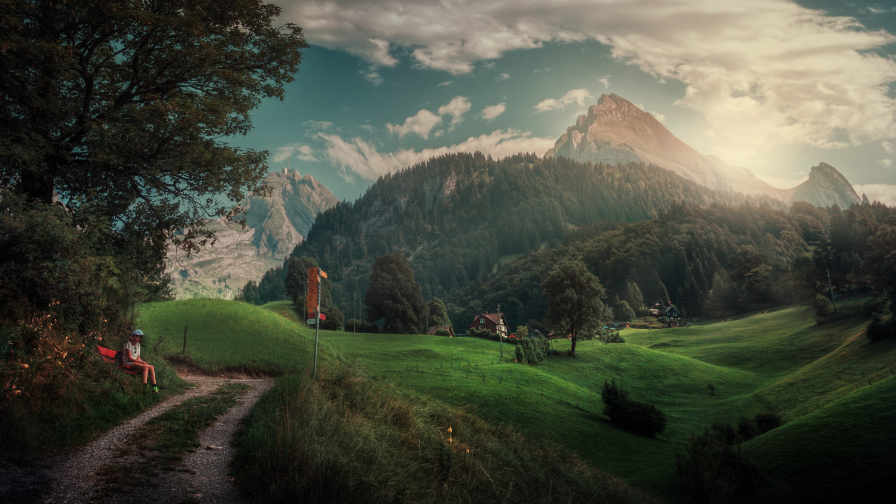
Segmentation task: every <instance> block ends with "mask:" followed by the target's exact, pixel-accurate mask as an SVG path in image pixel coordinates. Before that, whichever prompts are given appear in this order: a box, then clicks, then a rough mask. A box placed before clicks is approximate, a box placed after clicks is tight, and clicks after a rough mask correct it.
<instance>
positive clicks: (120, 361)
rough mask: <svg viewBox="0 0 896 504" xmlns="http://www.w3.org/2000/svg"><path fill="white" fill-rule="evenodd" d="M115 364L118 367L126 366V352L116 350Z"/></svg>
mask: <svg viewBox="0 0 896 504" xmlns="http://www.w3.org/2000/svg"><path fill="white" fill-rule="evenodd" d="M115 364H116V365H117V366H118V367H124V352H122V351H121V350H119V351H117V352H115Z"/></svg>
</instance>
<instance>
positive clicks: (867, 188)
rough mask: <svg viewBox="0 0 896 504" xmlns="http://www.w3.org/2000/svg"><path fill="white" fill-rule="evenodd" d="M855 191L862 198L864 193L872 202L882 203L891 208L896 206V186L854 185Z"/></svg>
mask: <svg viewBox="0 0 896 504" xmlns="http://www.w3.org/2000/svg"><path fill="white" fill-rule="evenodd" d="M852 188H853V189H855V190H856V192H857V193H859V195H860V196H861V195H862V194H863V193H864V194H865V195H866V196H868V199H870V200H871V201H880V202H881V203H883V204H885V205H889V206H896V185H893V184H863V185H858V184H857V185H854V186H852Z"/></svg>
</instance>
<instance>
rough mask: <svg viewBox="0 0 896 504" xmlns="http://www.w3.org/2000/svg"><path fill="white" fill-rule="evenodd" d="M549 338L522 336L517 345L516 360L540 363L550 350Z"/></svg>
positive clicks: (526, 362)
mask: <svg viewBox="0 0 896 504" xmlns="http://www.w3.org/2000/svg"><path fill="white" fill-rule="evenodd" d="M549 350H550V349H549V345H548V340H547V339H545V338H543V337H536V338H522V339H521V340H520V341H519V343H517V347H516V361H517V362H521V363H525V364H532V365H535V364H539V363H541V362H542V361H544V358H545V356H547V355H548V352H549Z"/></svg>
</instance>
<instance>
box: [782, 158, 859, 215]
mask: <svg viewBox="0 0 896 504" xmlns="http://www.w3.org/2000/svg"><path fill="white" fill-rule="evenodd" d="M790 191H792V193H791V194H790V198H789V199H788V203H793V202H794V201H808V202H809V203H812V204H813V205H818V206H830V205H837V206H839V207H840V208H842V209H847V208H849V206H850V205H853V204H855V205H859V204H861V203H862V199H861V198H860V197H859V195H858V194H857V193H856V191H855V189H853V188H852V185H850V183H849V181H848V180H846V177H844V176H843V174H842V173H840V172H838V171H837V170H836V168H834V167H833V166H831V165H829V164H827V163H820V164H819V165H818V166H813V167H812V171H810V172H809V179H808V180H806V181H805V182H803V183H802V184H800V185H798V186H796V187H794V188H793V189H791V190H790ZM866 199H867V198H866Z"/></svg>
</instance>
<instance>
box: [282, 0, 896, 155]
mask: <svg viewBox="0 0 896 504" xmlns="http://www.w3.org/2000/svg"><path fill="white" fill-rule="evenodd" d="M285 15H286V20H288V21H294V22H296V23H298V24H300V26H302V27H303V29H304V31H305V34H306V37H307V38H308V40H309V42H311V43H312V44H318V45H322V46H324V47H328V48H333V49H340V50H345V51H347V52H349V53H351V54H355V55H357V56H359V57H361V58H363V59H364V60H365V61H367V62H369V63H370V64H372V65H375V66H395V65H396V64H397V63H398V61H399V60H400V59H404V58H407V59H408V60H409V62H410V63H411V64H413V65H418V66H420V67H424V68H429V69H435V70H442V71H445V72H448V73H451V74H454V75H462V74H467V73H470V72H472V71H473V70H474V68H475V66H476V63H477V62H479V61H492V60H496V59H499V58H501V56H502V55H503V54H505V53H506V52H508V51H511V50H525V49H527V48H535V47H540V46H542V45H543V44H544V43H545V42H549V41H551V42H567V43H569V42H576V41H582V40H587V39H592V40H597V41H600V42H601V43H603V44H606V45H607V46H609V47H610V48H611V51H612V53H611V54H612V56H613V57H614V58H616V59H618V60H620V61H624V62H627V63H629V64H631V65H636V66H637V67H639V68H640V69H642V70H643V71H644V72H646V73H647V74H649V75H652V76H653V78H655V79H662V80H667V79H675V80H678V81H681V82H683V83H684V84H685V85H686V89H685V92H684V96H682V97H681V98H680V100H678V102H677V104H678V105H679V106H682V107H687V108H691V109H694V110H697V111H699V112H700V113H702V114H703V116H705V118H706V120H707V121H708V123H709V124H710V126H711V128H712V130H713V132H714V135H716V137H717V138H719V139H720V149H722V150H723V151H725V150H728V151H731V152H732V153H736V154H738V155H742V154H744V153H746V152H749V151H750V150H752V149H754V148H762V147H769V146H773V145H777V144H807V145H810V146H813V147H817V148H840V147H844V146H848V145H859V144H862V143H865V142H869V141H875V140H882V139H887V138H894V137H896V121H894V116H896V102H894V99H893V98H890V97H888V96H887V94H886V90H887V87H886V84H887V83H889V82H892V81H894V80H896V62H894V61H893V60H891V59H889V58H887V57H885V56H882V55H880V54H879V53H877V52H875V51H874V50H875V49H877V48H881V47H883V46H885V45H887V44H890V43H893V42H894V40H896V38H894V37H893V35H891V34H889V33H887V32H884V31H872V30H867V29H864V28H863V27H862V26H861V25H860V24H859V23H858V22H857V21H856V20H855V19H853V18H848V17H835V16H827V15H825V13H823V12H821V11H817V10H811V9H807V8H805V7H802V6H800V5H797V4H795V3H793V2H790V1H785V0H755V1H751V2H719V1H716V0H691V1H682V2H668V1H664V0H637V1H632V2H619V1H615V0H613V1H611V0H594V1H591V2H588V3H587V5H583V3H582V2H577V1H552V2H543V1H541V0H538V1H536V0H514V1H489V0H478V1H470V0H459V1H454V2H450V3H446V2H442V1H441V0H415V1H413V2H411V1H390V2H369V1H364V2H361V1H359V0H326V1H324V0H303V1H302V2H293V3H291V4H287V5H286V6H285ZM673 21H674V22H673ZM373 73H377V72H375V71H371V70H369V71H368V74H367V75H370V77H369V78H368V80H370V81H371V82H372V83H374V84H375V83H377V82H379V81H378V80H377V78H376V77H375V76H373V75H372V74H373ZM598 82H599V84H600V85H602V86H603V87H604V88H607V87H609V86H608V83H609V81H608V80H607V81H606V82H605V81H604V80H603V79H599V80H598ZM563 105H564V103H563V102H562V99H560V100H558V99H556V98H549V99H546V100H544V101H543V102H541V103H539V104H538V107H537V108H536V110H537V111H547V110H555V109H558V108H562V106H563ZM725 142H727V143H728V145H726V144H725ZM736 149H740V150H737V151H736V152H735V150H736Z"/></svg>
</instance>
